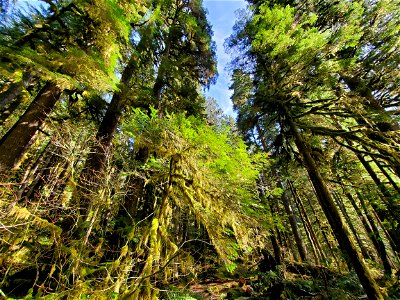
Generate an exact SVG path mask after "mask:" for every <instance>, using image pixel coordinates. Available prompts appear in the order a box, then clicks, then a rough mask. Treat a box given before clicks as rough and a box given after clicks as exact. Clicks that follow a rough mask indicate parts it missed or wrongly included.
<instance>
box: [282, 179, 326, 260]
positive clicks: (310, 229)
mask: <svg viewBox="0 0 400 300" xmlns="http://www.w3.org/2000/svg"><path fill="white" fill-rule="evenodd" d="M289 186H290V190H291V191H292V195H293V199H294V201H295V203H296V206H297V209H298V211H299V214H300V216H301V218H302V221H303V224H304V229H305V230H306V232H308V233H309V234H308V235H309V239H310V242H311V244H312V245H313V247H314V248H315V249H314V252H315V256H316V259H317V261H316V263H317V264H319V263H320V262H319V257H318V258H317V252H318V253H319V255H320V257H321V259H322V260H323V261H325V262H326V256H325V254H324V251H323V250H322V247H321V244H320V242H319V240H318V238H317V235H316V234H315V231H314V229H313V227H312V224H311V222H310V219H309V218H308V215H307V212H306V209H305V207H304V205H303V203H302V202H301V199H300V198H299V197H298V195H297V194H296V193H295V191H294V187H293V184H292V183H291V182H289Z"/></svg>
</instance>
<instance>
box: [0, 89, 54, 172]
mask: <svg viewBox="0 0 400 300" xmlns="http://www.w3.org/2000/svg"><path fill="white" fill-rule="evenodd" d="M60 95H61V89H60V88H59V87H58V86H57V85H56V84H55V83H52V82H48V83H47V84H46V85H45V86H44V87H43V88H42V89H41V91H40V92H39V93H38V95H37V96H36V98H35V99H34V100H33V101H32V103H31V104H30V105H29V107H28V108H27V110H26V111H25V113H24V114H23V115H22V116H21V117H20V118H19V120H18V121H17V123H16V124H15V125H14V126H13V127H12V128H11V129H10V130H9V131H8V132H7V133H6V134H5V135H4V136H3V138H2V139H1V140H0V175H1V174H2V173H4V174H5V172H8V171H10V170H11V169H13V168H14V167H16V165H17V164H18V162H19V161H20V159H21V158H22V156H23V155H24V154H25V152H26V151H28V149H29V146H30V145H31V142H32V140H33V138H34V136H35V135H36V133H37V131H38V129H39V128H40V126H41V125H42V124H43V122H44V120H45V118H46V116H47V114H48V113H49V112H50V111H51V110H52V109H53V107H54V105H55V104H56V102H57V101H58V99H59V98H60Z"/></svg>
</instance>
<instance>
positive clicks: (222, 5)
mask: <svg viewBox="0 0 400 300" xmlns="http://www.w3.org/2000/svg"><path fill="white" fill-rule="evenodd" d="M203 5H204V7H205V8H206V9H207V11H208V15H207V19H208V21H209V22H210V24H211V25H212V28H213V31H214V36H213V39H214V41H215V43H216V44H217V65H218V74H219V75H218V79H217V82H216V84H215V85H213V86H211V87H210V89H209V90H208V91H206V92H205V94H206V96H208V97H212V98H214V99H216V100H217V103H218V105H219V106H220V107H221V109H222V110H223V111H224V114H226V115H230V116H233V117H236V114H235V113H234V111H233V107H232V102H231V100H230V97H231V95H232V91H231V90H229V86H230V85H231V81H230V74H229V72H228V70H227V69H226V67H227V65H228V64H229V62H230V59H231V58H230V55H229V54H227V53H226V52H225V50H224V41H225V39H227V38H228V37H229V36H230V35H231V33H232V27H233V25H234V24H235V21H236V19H237V18H236V15H235V11H236V10H238V9H240V8H245V7H246V2H245V1H243V0H205V1H204V2H203Z"/></svg>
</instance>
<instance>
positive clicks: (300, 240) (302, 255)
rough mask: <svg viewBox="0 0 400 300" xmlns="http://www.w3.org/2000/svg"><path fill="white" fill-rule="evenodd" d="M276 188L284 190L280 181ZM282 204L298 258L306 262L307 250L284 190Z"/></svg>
mask: <svg viewBox="0 0 400 300" xmlns="http://www.w3.org/2000/svg"><path fill="white" fill-rule="evenodd" d="M277 185H278V187H279V188H281V189H282V190H284V187H283V184H282V182H281V181H279V180H278V183H277ZM281 199H282V203H283V206H284V208H285V212H286V214H287V216H288V219H289V223H290V226H291V228H292V232H293V236H294V240H295V241H296V245H297V249H298V250H299V254H300V258H301V260H302V261H303V262H305V261H307V250H306V247H305V246H304V243H303V238H302V237H301V235H300V230H299V227H298V226H297V222H296V218H295V215H294V212H293V209H292V206H291V204H290V199H289V197H288V195H287V192H286V191H285V190H284V192H283V194H282V197H281Z"/></svg>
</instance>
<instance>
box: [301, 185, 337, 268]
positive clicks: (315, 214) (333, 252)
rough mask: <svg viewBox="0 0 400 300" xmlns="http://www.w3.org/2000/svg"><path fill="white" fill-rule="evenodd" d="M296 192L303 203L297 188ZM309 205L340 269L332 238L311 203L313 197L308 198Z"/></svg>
mask: <svg viewBox="0 0 400 300" xmlns="http://www.w3.org/2000/svg"><path fill="white" fill-rule="evenodd" d="M295 193H296V195H297V197H298V199H299V202H300V203H301V199H300V195H298V194H297V191H296V190H295ZM306 198H307V197H306ZM308 205H309V206H310V208H311V211H312V214H313V215H314V216H315V223H317V228H320V229H321V234H322V237H323V238H324V241H325V243H326V245H327V246H328V248H329V250H330V252H331V254H332V257H333V260H334V261H335V263H336V265H337V267H338V270H339V271H340V268H341V267H340V263H339V260H338V258H337V257H336V254H335V251H334V250H333V246H334V245H332V244H331V242H330V240H329V238H328V235H327V232H326V231H325V228H324V226H323V225H322V223H321V221H320V219H319V218H318V214H317V212H316V210H315V209H314V206H313V204H312V203H311V199H310V198H308ZM326 229H329V227H326Z"/></svg>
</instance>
